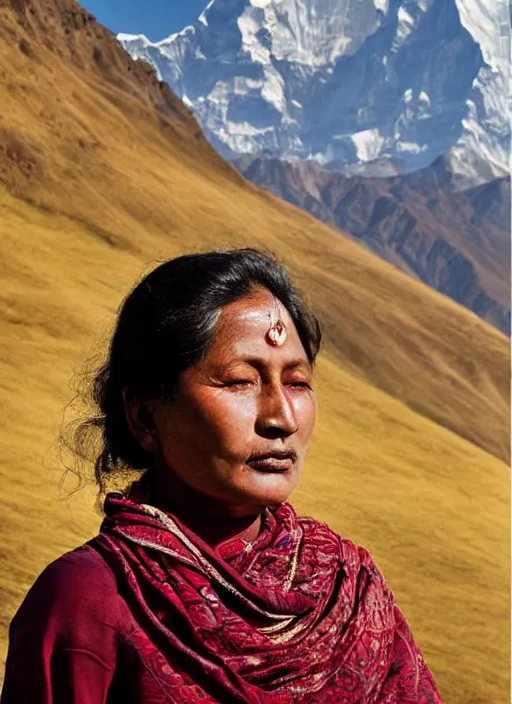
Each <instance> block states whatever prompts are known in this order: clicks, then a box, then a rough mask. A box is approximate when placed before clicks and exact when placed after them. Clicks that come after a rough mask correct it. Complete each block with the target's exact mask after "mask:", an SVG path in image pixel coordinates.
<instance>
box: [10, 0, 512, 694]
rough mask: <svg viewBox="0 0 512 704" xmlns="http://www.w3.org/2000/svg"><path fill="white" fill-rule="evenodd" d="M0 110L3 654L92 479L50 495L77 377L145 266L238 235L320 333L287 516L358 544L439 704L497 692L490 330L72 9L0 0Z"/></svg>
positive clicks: (502, 401)
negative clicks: (219, 147)
mask: <svg viewBox="0 0 512 704" xmlns="http://www.w3.org/2000/svg"><path fill="white" fill-rule="evenodd" d="M0 104H1V105H2V110H1V112H0V236H1V237H2V244H3V257H2V259H1V260H0V268H1V273H2V280H3V286H2V288H1V290H0V392H1V399H2V411H3V412H2V414H1V416H0V458H1V472H2V480H3V489H4V491H3V493H2V499H1V510H2V515H3V521H2V525H1V529H0V530H1V531H2V533H1V536H0V537H1V544H2V548H1V553H0V557H1V560H2V570H1V572H0V586H1V589H2V595H3V599H2V607H1V609H0V619H1V621H0V626H1V629H2V633H1V635H0V638H1V642H2V651H1V652H0V657H3V656H4V655H5V650H6V627H7V624H8V621H9V620H10V618H11V616H12V614H13V613H14V611H15V609H16V608H17V606H18V604H19V602H20V600H21V598H22V596H23V594H24V593H25V591H26V589H27V588H28V586H29V585H30V584H31V583H32V581H33V580H34V578H35V576H36V575H37V573H38V572H39V571H40V570H41V569H42V568H43V567H44V566H45V565H46V564H47V563H48V562H49V561H50V560H52V559H54V558H55V557H57V556H58V555H59V554H61V553H62V552H63V551H64V550H66V549H69V548H71V547H74V546H76V545H78V544H80V543H82V542H83V541H84V540H86V539H87V538H89V537H90V536H91V535H92V534H94V532H95V531H96V529H97V526H98V523H99V520H100V515H99V514H98V513H97V512H95V511H94V491H93V489H92V487H90V488H86V489H84V490H82V491H80V492H79V493H77V494H75V495H73V496H71V497H70V498H67V499H62V498H60V496H61V495H60V493H59V487H58V484H59V480H60V478H61V476H62V471H63V467H62V465H61V464H60V462H59V459H58V456H57V453H56V451H55V442H56V438H57V434H58V430H59V425H60V422H61V415H62V411H63V408H64V406H65V404H66V403H67V402H68V401H69V400H70V399H71V398H72V392H71V390H70V388H69V381H70V379H71V377H72V375H73V373H74V371H75V370H76V369H78V368H79V367H80V366H81V365H82V364H83V362H84V360H85V358H86V357H88V356H89V355H90V354H91V353H93V352H96V351H98V350H99V351H101V345H102V344H103V343H104V342H105V340H106V339H107V336H108V332H109V330H110V329H111V326H112V325H113V322H114V314H115V309H116V307H117V306H118V304H119V303H120V301H121V299H122V298H123V296H124V295H125V294H126V293H127V291H128V289H129V288H130V287H131V286H132V284H133V283H134V281H135V280H136V279H137V278H138V277H140V276H141V275H142V274H143V273H144V272H146V271H148V270H149V269H150V268H152V266H154V265H155V264H156V263H157V261H159V260H162V259H164V258H167V257H171V256H174V255H176V254H179V253H183V252H185V251H190V250H197V249H205V248H213V247H219V246H226V245H229V246H236V245H242V244H251V245H260V246H265V247H268V248H270V249H272V250H274V251H275V252H277V253H278V254H279V255H281V256H282V257H283V258H285V259H286V260H287V261H288V262H289V263H290V265H291V266H292V268H293V270H294V271H295V272H296V273H297V275H298V277H299V280H300V282H301V283H302V286H303V288H305V289H306V291H307V292H308V294H309V296H310V298H311V301H312V303H313V305H314V307H315V309H316V310H317V312H318V314H319V317H320V318H321V320H322V322H323V325H324V330H325V336H326V347H325V352H324V354H323V355H322V356H321V359H320V362H319V366H318V394H319V423H318V427H317V431H316V435H315V439H314V443H313V447H312V448H311V451H310V455H309V459H308V466H307V470H306V473H305V476H304V479H303V483H302V486H301V488H300V489H299V490H298V491H297V492H296V495H295V502H296V505H297V507H298V508H299V509H300V510H301V511H302V512H305V513H310V514H313V515H315V516H316V517H318V518H322V519H325V520H328V522H329V523H330V524H331V525H332V526H333V527H334V528H335V529H337V530H338V531H339V532H341V533H343V534H344V535H347V536H348V537H351V538H352V539H354V540H356V541H357V542H360V543H362V544H364V545H365V546H366V547H367V548H368V549H370V551H371V552H372V553H373V555H374V557H375V558H376V560H377V562H378V563H379V565H380V566H381V567H382V569H383V571H384V572H385V574H386V576H387V578H388V580H389V582H390V584H391V586H392V588H393V589H394V590H395V593H396V595H397V599H398V601H399V603H400V605H401V606H402V608H403V610H404V612H405V613H406V616H407V617H408V619H409V621H410V622H411V625H412V626H413V629H414V632H415V635H416V639H417V641H418V642H419V644H420V645H421V647H422V649H423V651H424V654H425V657H426V659H427V661H428V662H429V664H430V665H431V668H432V670H433V671H434V673H435V675H436V677H437V679H438V682H439V685H440V688H441V691H442V693H443V695H444V697H445V699H446V702H450V703H452V702H453V703H456V704H462V703H464V704H484V703H485V704H501V703H502V702H505V701H508V699H509V696H508V695H509V675H508V670H509V661H510V658H509V644H510V635H509V634H510V631H509V619H508V613H509V550H508V526H509V476H510V473H509V470H508V467H507V463H508V458H509V428H508V425H509V424H508V418H509V371H510V367H509V345H508V340H507V339H506V338H505V337H504V336H503V335H501V334H500V333H499V332H497V331H496V330H495V329H493V328H491V327H490V326H489V325H487V324H485V323H484V322H482V321H481V320H479V319H478V318H477V317H476V316H474V315H473V314H471V313H469V312H468V311H466V310H464V309H463V308H461V307H459V306H457V305H456V304H455V303H453V302H452V301H450V300H449V299H447V298H445V297H443V296H441V295H439V294H437V293H435V292H433V291H431V290H429V289H428V288H427V287H425V286H423V285H422V284H420V283H418V282H417V281H415V280H413V279H411V278H409V277H407V276H406V275H404V274H402V273H400V272H399V271H398V270H396V269H395V268H393V267H392V266H391V265H389V264H387V263H385V262H383V261H381V260H379V259H378V258H377V257H375V256H374V255H372V254H371V253H370V252H368V251H367V250H365V249H364V248H362V247H361V246H359V245H358V244H356V243H353V242H351V241H349V240H348V239H345V238H343V237H342V236H340V235H339V234H338V233H336V232H334V231H332V230H330V229H329V228H328V227H326V226H324V225H322V224H320V223H318V222H317V221H316V220H314V219H313V218H311V217H309V216H307V215H306V214H304V213H302V212H300V211H298V210H296V209H294V208H292V207H290V206H288V205H286V204H284V203H281V202H280V201H278V200H276V199H274V198H272V197H271V196H269V195H266V194H263V193H261V192H260V191H258V190H257V189H256V188H254V187H252V186H251V185H250V184H248V183H246V182H245V181H244V180H243V179H242V178H241V177H240V176H238V175H237V174H236V173H235V172H234V171H233V170H232V169H231V168H230V167H229V166H227V165H226V164H224V163H223V162H222V161H221V160H220V159H219V158H218V157H217V156H216V155H215V153H214V152H213V151H212V150H211V148H210V147H209V146H208V145H207V144H206V142H205V141H204V139H203V138H202V136H201V134H200V132H199V130H198V128H197V125H196V123H195V122H194V120H193V119H192V118H191V116H190V115H189V114H188V113H187V111H186V110H185V109H184V108H183V107H182V106H181V105H180V104H179V103H178V102H177V101H176V100H175V99H174V98H173V97H172V95H170V93H168V91H166V90H164V89H162V88H161V87H160V86H159V85H158V84H157V82H156V81H155V79H154V76H153V75H152V74H151V73H148V71H147V69H146V68H144V67H143V66H142V65H137V64H134V63H133V62H132V61H131V60H130V59H129V58H128V57H127V56H126V55H125V54H124V53H123V52H122V50H121V49H120V48H119V47H118V46H117V45H116V43H115V42H114V41H113V39H112V38H111V37H110V36H109V34H108V33H107V32H106V31H105V30H104V29H103V28H101V27H99V26H98V25H96V24H95V22H94V21H93V20H92V19H91V18H90V16H88V15H87V13H85V12H83V11H81V10H80V9H79V8H78V6H77V5H75V4H74V3H73V2H71V0H40V1H39V2H35V0H34V2H31V1H28V0H24V2H20V1H19V0H16V1H15V0H9V2H7V1H6V0H0ZM72 485H73V483H72V482H71V484H69V485H68V486H69V487H70V488H71V487H72Z"/></svg>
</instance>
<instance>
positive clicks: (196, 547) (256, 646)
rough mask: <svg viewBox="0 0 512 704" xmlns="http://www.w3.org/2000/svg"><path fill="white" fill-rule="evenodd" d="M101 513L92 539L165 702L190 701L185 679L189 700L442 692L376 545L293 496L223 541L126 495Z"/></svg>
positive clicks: (435, 699)
mask: <svg viewBox="0 0 512 704" xmlns="http://www.w3.org/2000/svg"><path fill="white" fill-rule="evenodd" d="M105 513H106V518H105V520H104V522H103V524H102V526H101V531H100V534H99V535H98V536H97V537H96V538H94V539H93V540H92V541H91V542H90V545H91V546H92V547H94V548H95V549H96V550H97V551H98V552H99V553H100V554H101V555H102V556H103V558H104V559H105V561H106V562H107V564H108V565H109V566H110V568H111V569H112V570H113V572H114V574H115V575H116V577H117V582H118V585H119V590H120V593H121V594H122V596H123V598H124V599H125V600H126V602H127V604H128V607H129V609H130V612H131V614H132V615H133V617H134V620H135V622H136V623H137V626H138V633H140V643H139V647H138V651H139V655H140V656H141V657H142V658H143V659H145V663H144V664H145V666H146V668H147V669H148V670H149V671H150V672H151V673H152V675H153V676H154V678H156V681H158V683H159V686H160V688H161V689H162V691H165V692H166V694H167V696H168V701H169V702H176V703H177V702H183V701H185V699H183V695H184V691H183V690H182V693H181V696H180V689H181V687H183V685H184V684H185V685H186V701H187V702H189V703H190V704H194V703H195V702H222V704H229V703H230V702H248V703H250V704H267V703H268V704H270V703H272V704H292V703H293V704H298V703H304V704H306V703H307V704H315V703H316V702H318V703H320V702H321V703H322V704H330V703H334V702H336V703H339V704H341V703H344V704H363V703H364V704H374V703H375V704H377V703H379V704H406V703H411V704H413V703H414V704H439V703H440V702H441V699H440V697H439V694H438V692H437V689H436V686H435V684H434V681H433V679H432V676H431V674H430V672H429V670H428V668H427V666H426V664H425V662H424V660H423V658H422V656H421V654H420V652H419V650H418V648H417V647H416V645H415V644H414V641H413V638H412V635H411V632H410V630H409V628H408V626H407V624H406V622H405V620H404V618H403V616H402V614H401V612H400V611H399V609H398V608H397V606H396V605H395V602H394V598H393V595H392V593H391V592H390V590H389V589H388V587H387V586H386V584H385V582H384V580H383V578H382V576H381V574H380V572H379V571H378V569H377V568H376V566H375V565H374V563H373V561H372V559H371V557H370V555H369V554H368V553H367V552H366V551H365V550H364V549H362V548H358V547H356V546H355V545H354V544H353V543H352V542H350V541H348V540H345V539H342V538H340V536H338V535H337V534H336V533H334V532H333V531H332V530H331V529H330V528H328V526H327V525H325V524H324V523H320V522H318V521H316V520H313V519H310V518H298V517H297V515H296V513H295V511H294V509H293V508H292V506H291V505H289V504H286V503H285V504H282V505H281V506H280V507H279V508H278V509H276V510H272V511H271V510H269V509H267V511H266V512H265V514H264V516H263V523H262V530H261V532H260V534H259V535H258V537H257V538H256V540H255V541H254V542H253V543H244V542H243V541H241V540H235V542H231V543H227V544H225V545H224V546H221V548H220V549H219V550H216V549H213V548H211V547H209V546H208V545H207V544H206V543H204V542H203V541H202V540H200V539H199V538H198V537H197V536H196V535H194V534H193V533H191V532H190V531H189V530H188V529H187V528H186V527H185V526H184V525H182V524H181V523H180V522H179V521H178V520H177V519H176V518H175V517H173V516H171V515H170V514H167V513H164V512H162V511H159V510H158V509H156V508H154V507H152V506H148V505H145V504H143V503H138V502H137V501H135V500H132V499H128V498H125V497H123V496H121V495H120V494H110V495H109V496H108V497H107V500H106V502H105ZM155 645H156V646H157V647H156V648H155ZM190 685H195V686H190Z"/></svg>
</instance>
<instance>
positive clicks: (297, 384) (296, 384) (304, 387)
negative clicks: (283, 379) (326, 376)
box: [290, 381, 312, 389]
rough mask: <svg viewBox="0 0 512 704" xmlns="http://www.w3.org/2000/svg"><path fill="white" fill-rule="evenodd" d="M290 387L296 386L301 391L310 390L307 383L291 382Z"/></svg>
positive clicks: (309, 385)
mask: <svg viewBox="0 0 512 704" xmlns="http://www.w3.org/2000/svg"><path fill="white" fill-rule="evenodd" d="M290 386H296V387H298V388H302V389H311V388H312V386H311V384H310V383H309V382H307V381H291V382H290Z"/></svg>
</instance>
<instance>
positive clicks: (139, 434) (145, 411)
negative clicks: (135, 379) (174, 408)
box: [123, 386, 159, 452]
mask: <svg viewBox="0 0 512 704" xmlns="http://www.w3.org/2000/svg"><path fill="white" fill-rule="evenodd" d="M123 405H124V412H125V416H126V422H127V424H128V427H129V428H130V431H131V433H132V435H133V437H134V438H135V440H137V442H138V443H139V445H140V446H141V447H142V448H143V449H144V450H146V452H155V451H156V450H157V449H158V446H159V443H158V433H157V428H156V426H155V422H154V420H153V407H152V403H151V401H150V400H148V399H142V398H140V397H139V396H132V395H131V394H130V390H129V388H128V387H127V386H125V388H124V389H123Z"/></svg>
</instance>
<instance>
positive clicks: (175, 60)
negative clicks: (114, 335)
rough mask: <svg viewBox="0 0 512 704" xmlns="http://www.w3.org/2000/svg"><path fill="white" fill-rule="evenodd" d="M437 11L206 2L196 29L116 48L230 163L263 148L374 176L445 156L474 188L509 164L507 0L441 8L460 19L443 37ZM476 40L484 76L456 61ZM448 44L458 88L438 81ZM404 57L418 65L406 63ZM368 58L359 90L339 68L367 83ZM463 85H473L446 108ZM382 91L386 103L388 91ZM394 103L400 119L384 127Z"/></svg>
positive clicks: (339, 2) (371, 3)
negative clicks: (156, 82)
mask: <svg viewBox="0 0 512 704" xmlns="http://www.w3.org/2000/svg"><path fill="white" fill-rule="evenodd" d="M435 1H436V0H394V3H393V5H391V4H390V2H389V0H244V2H237V3H235V2H233V0H210V2H209V3H208V5H207V6H206V8H205V9H204V11H203V12H202V13H201V15H200V16H199V18H198V20H197V22H196V25H195V26H194V27H192V26H189V27H186V28H184V29H183V30H182V31H181V32H178V33H175V34H171V35H170V36H169V37H167V38H166V39H164V40H162V41H160V42H156V43H152V42H150V41H149V40H148V39H147V37H145V36H144V35H137V34H125V33H121V34H119V35H118V39H119V41H120V42H121V43H122V44H123V45H124V46H125V48H126V49H127V51H128V52H129V53H130V54H131V55H132V56H133V57H134V58H140V59H144V60H146V61H149V62H150V63H153V65H154V66H155V68H156V69H157V72H158V75H159V76H160V77H161V78H162V77H163V79H164V80H167V81H168V82H169V83H170V85H171V88H172V89H173V90H174V91H175V92H176V93H177V94H178V95H179V96H180V97H182V98H183V100H184V101H185V103H186V104H187V105H188V106H189V107H190V108H191V109H192V110H193V111H194V113H195V115H196V117H197V119H198V121H199V122H200V124H201V125H202V126H203V129H204V130H205V133H206V135H207V136H209V137H212V138H213V139H214V142H215V143H216V144H219V142H220V145H221V147H220V149H221V153H223V154H224V155H225V156H227V157H228V158H231V157H232V156H233V152H235V153H236V152H237V151H241V152H244V153H246V152H249V153H260V152H261V151H262V150H268V152H269V153H271V154H272V155H274V156H276V157H278V158H284V159H289V160H293V159H315V160H317V161H318V163H320V164H321V165H323V166H324V167H326V168H329V167H330V165H331V164H332V165H334V166H333V167H332V168H336V169H341V170H344V171H347V172H351V173H365V174H367V175H372V174H382V173H394V172H396V171H401V172H404V171H405V172H407V171H411V170H414V169H417V168H422V167H424V166H426V165H428V163H431V162H432V161H433V160H434V159H435V158H437V157H438V156H439V155H440V154H446V153H448V157H447V161H448V163H449V164H450V168H452V169H453V171H454V173H456V174H457V178H459V179H460V180H461V182H462V181H463V180H464V179H466V178H468V179H470V180H473V181H475V182H477V180H478V179H481V178H488V177H489V174H491V175H492V174H499V173H503V172H504V169H506V168H508V162H509V154H510V150H509V144H510V135H509V133H510V124H509V118H508V115H509V106H508V103H507V101H508V99H509V96H510V93H511V91H510V78H509V72H510V69H509V62H510V22H509V19H508V13H507V7H508V6H507V0H444V1H445V2H446V3H452V2H453V3H455V5H456V7H457V8H458V11H459V14H460V20H459V18H458V16H457V14H453V13H452V14H451V15H450V16H449V17H450V23H451V24H450V26H449V27H447V28H446V27H444V26H441V25H438V24H437V22H438V20H437V19H436V17H435V16H434V14H433V12H432V11H431V12H428V11H429V10H432V5H433V3H434V2H435ZM390 8H393V9H392V10H390ZM216 10H219V11H220V14H216ZM219 16H222V17H223V18H224V19H223V24H222V26H220V25H219V20H218V17H219ZM381 27H384V28H385V29H386V31H385V32H378V30H379V29H380V28H381ZM445 29H446V31H445ZM468 33H469V34H468ZM472 38H473V39H472ZM473 40H474V41H475V42H477V43H478V45H479V46H480V49H481V51H482V56H483V59H484V61H485V62H486V63H485V64H483V65H479V63H478V57H477V61H476V62H475V61H473V60H471V61H468V62H466V63H464V62H463V60H462V58H463V57H467V56H469V55H470V54H471V46H472V42H473ZM436 41H438V42H439V46H438V45H436V44H435V42H436ZM443 41H446V42H450V43H449V44H447V46H449V47H450V52H451V53H450V61H453V65H454V66H455V65H456V66H457V78H456V79H448V80H446V81H444V82H443V83H440V82H439V81H438V78H437V75H435V74H433V70H434V69H435V70H438V69H439V67H436V65H435V62H432V54H433V53H434V52H436V51H441V52H442V51H443V50H445V51H446V46H443V44H442V42H443ZM413 42H414V43H415V44H414V45H413ZM412 46H414V50H415V51H416V48H417V57H418V61H417V62H416V61H415V62H410V61H404V51H405V50H406V49H407V50H409V49H410V47H412ZM370 52H372V54H370ZM375 52H380V53H379V54H378V62H377V63H373V65H374V66H375V69H374V71H373V73H372V72H368V74H367V75H368V79H366V78H365V84H364V89H363V90H361V82H360V81H359V80H358V78H357V77H356V78H354V75H353V74H352V75H344V74H343V73H342V70H341V69H340V67H341V66H342V65H343V63H342V62H340V59H342V58H343V57H347V56H352V55H354V56H355V58H356V65H357V66H358V70H360V71H361V76H362V75H363V74H364V72H365V70H366V67H367V66H369V62H374V56H375ZM473 56H474V53H473ZM365 75H366V74H365ZM459 76H460V80H461V82H462V83H461V84H462V85H467V86H469V87H468V88H467V90H466V92H465V93H464V94H463V95H460V96H456V97H454V91H453V80H458V79H459ZM205 78H206V79H207V80H205ZM397 85H398V86H400V87H401V92H402V95H401V96H397V95H395V94H394V93H393V90H394V87H395V86H397ZM388 86H389V89H390V91H391V93H390V92H389V91H387V90H382V88H383V87H386V88H387V87H388ZM390 94H391V95H393V97H394V98H393V99H394V100H395V101H396V104H397V108H398V110H397V112H398V116H397V114H396V113H394V114H392V115H391V116H390V113H389V109H388V108H389V105H388V101H389V95H390ZM190 96H193V98H191V97H190ZM233 103H235V105H236V110H231V109H230V108H231V106H232V105H233ZM234 115H236V117H234ZM461 115H463V117H462V118H461ZM341 116H343V118H344V119H343V123H342V127H341V126H340V123H339V122H338V120H339V119H341ZM450 120H451V121H452V122H449V121H450ZM454 120H455V122H453V121H454ZM447 121H448V122H447ZM222 145H225V148H226V151H225V152H222V148H223V147H222Z"/></svg>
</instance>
